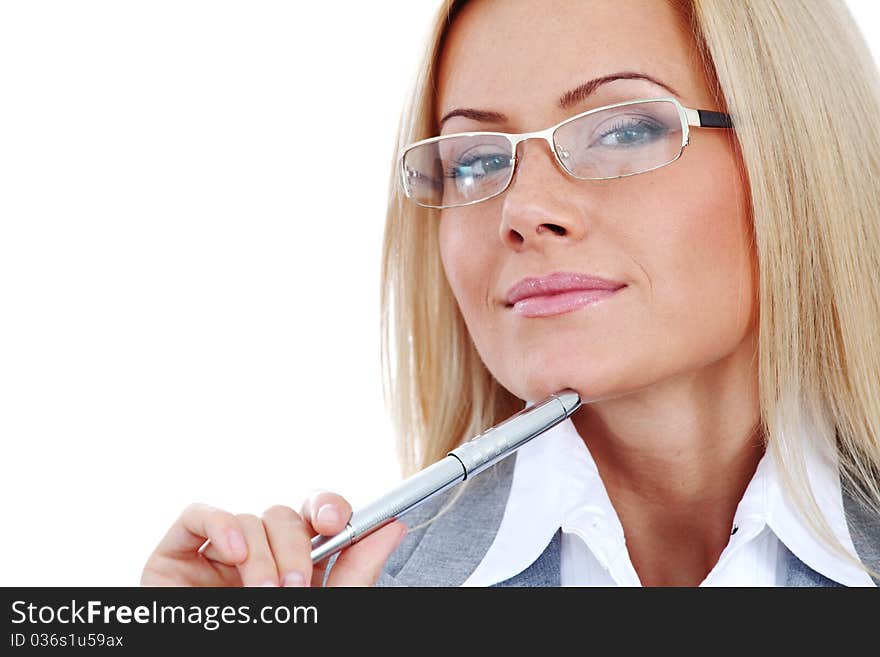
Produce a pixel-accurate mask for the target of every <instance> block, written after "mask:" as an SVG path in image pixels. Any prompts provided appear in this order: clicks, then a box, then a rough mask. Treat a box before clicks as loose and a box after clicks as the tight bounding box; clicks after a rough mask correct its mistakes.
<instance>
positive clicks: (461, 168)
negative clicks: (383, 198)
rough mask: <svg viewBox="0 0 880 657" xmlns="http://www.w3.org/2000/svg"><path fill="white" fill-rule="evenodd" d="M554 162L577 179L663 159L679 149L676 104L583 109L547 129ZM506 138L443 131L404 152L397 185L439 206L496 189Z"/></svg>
mask: <svg viewBox="0 0 880 657" xmlns="http://www.w3.org/2000/svg"><path fill="white" fill-rule="evenodd" d="M554 143H555V144H556V151H557V154H558V156H559V160H560V161H561V162H562V164H563V166H564V167H565V168H566V169H567V170H568V172H569V173H570V174H571V175H573V176H575V177H577V178H582V179H591V180H601V179H604V178H617V177H621V176H629V175H634V174H637V173H644V172H645V171H650V170H651V169H656V168H658V167H661V166H663V165H664V164H669V163H670V162H672V161H674V160H675V159H677V158H678V156H679V155H680V154H681V149H682V122H681V117H680V115H679V113H678V108H677V106H676V105H675V104H674V103H672V102H669V101H650V102H645V103H633V104H631V105H624V106H622V107H613V108H611V109H607V110H602V111H601V112H595V113H593V114H587V115H586V116H583V117H580V118H579V119H576V120H574V121H571V122H569V123H566V124H564V125H562V126H560V127H559V128H558V129H557V130H556V132H555V134H554ZM514 158H515V153H514V152H513V151H512V149H511V142H510V141H509V140H508V139H507V138H506V137H503V136H498V135H476V136H457V135H456V136H450V137H448V138H446V139H440V140H438V141H435V142H431V143H428V144H422V145H420V146H416V147H414V148H412V149H410V150H408V151H407V152H406V153H405V155H404V158H403V171H404V181H403V182H404V185H405V187H406V189H407V191H408V193H409V195H410V196H411V197H412V198H413V199H414V200H416V201H418V202H419V203H422V204H423V205H427V206H432V207H446V206H453V205H460V204H464V203H473V202H476V201H481V200H484V199H487V198H490V197H492V196H495V195H496V194H498V193H499V192H501V191H502V190H503V189H504V188H505V187H506V186H507V185H508V183H509V182H510V178H511V176H512V175H513V165H514Z"/></svg>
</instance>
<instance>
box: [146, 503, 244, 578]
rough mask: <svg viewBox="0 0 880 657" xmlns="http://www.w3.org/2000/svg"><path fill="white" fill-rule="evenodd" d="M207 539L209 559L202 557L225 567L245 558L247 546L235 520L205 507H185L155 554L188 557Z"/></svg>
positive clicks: (226, 514)
mask: <svg viewBox="0 0 880 657" xmlns="http://www.w3.org/2000/svg"><path fill="white" fill-rule="evenodd" d="M206 539H210V541H211V545H210V547H211V548H212V549H211V550H210V555H208V554H205V556H207V557H209V558H211V559H213V560H214V561H219V562H221V563H225V564H228V565H235V564H238V563H241V562H242V561H244V560H245V558H247V544H246V542H245V539H244V535H243V534H242V532H241V528H240V527H239V523H238V519H237V518H236V517H235V516H234V515H232V514H231V513H229V512H227V511H223V510H222V509H218V508H216V507H213V506H210V505H208V504H201V503H193V504H190V505H189V506H187V507H186V508H185V509H184V510H183V513H181V514H180V517H179V518H178V519H177V520H176V521H175V522H174V524H173V525H171V528H170V529H169V530H168V532H167V533H166V534H165V536H164V537H163V538H162V540H161V541H159V545H158V547H157V548H156V553H159V554H162V555H164V556H169V557H172V558H180V557H191V556H193V555H194V554H195V553H196V552H198V551H199V548H200V547H201V546H202V545H203V544H204V543H205V540H206Z"/></svg>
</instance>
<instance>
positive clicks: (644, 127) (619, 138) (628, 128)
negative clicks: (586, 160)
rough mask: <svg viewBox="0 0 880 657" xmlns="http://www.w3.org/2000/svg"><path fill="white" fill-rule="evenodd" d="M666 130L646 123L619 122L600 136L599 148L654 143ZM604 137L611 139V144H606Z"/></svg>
mask: <svg viewBox="0 0 880 657" xmlns="http://www.w3.org/2000/svg"><path fill="white" fill-rule="evenodd" d="M667 132H668V129H667V128H666V127H664V126H658V125H654V124H653V123H649V122H647V121H630V122H628V123H624V122H621V123H620V124H618V125H616V126H614V127H613V128H612V129H611V130H609V131H607V132H605V133H603V134H602V136H601V137H600V138H599V140H598V142H599V144H600V145H601V146H612V147H614V146H624V147H626V146H640V145H642V144H645V143H650V142H652V141H655V140H656V139H657V138H659V137H661V136H663V135H665V134H666V133H667ZM606 137H612V138H613V141H612V142H606V141H605V139H606Z"/></svg>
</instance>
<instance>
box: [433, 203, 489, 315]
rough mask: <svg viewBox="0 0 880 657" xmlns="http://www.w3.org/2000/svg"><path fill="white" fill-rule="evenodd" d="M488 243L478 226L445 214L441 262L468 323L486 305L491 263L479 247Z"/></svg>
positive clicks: (442, 227)
mask: <svg viewBox="0 0 880 657" xmlns="http://www.w3.org/2000/svg"><path fill="white" fill-rule="evenodd" d="M485 239H486V236H485V235H480V234H478V226H476V225H475V222H473V221H466V220H465V219H464V218H463V217H460V216H458V215H456V214H455V213H454V212H453V211H444V214H443V217H442V219H441V221H440V226H439V241H440V258H441V260H442V262H443V270H444V273H445V274H446V279H447V280H448V281H449V286H450V287H451V288H452V292H453V294H454V295H455V298H456V301H457V302H458V305H459V307H460V308H461V311H462V314H463V315H464V317H465V320H469V318H470V316H471V315H473V314H474V313H475V312H477V311H478V310H479V308H480V307H481V306H484V305H485V301H486V298H487V296H488V294H489V288H488V285H489V280H490V276H491V271H492V263H491V261H490V259H489V258H488V257H487V254H485V251H486V250H487V249H486V248H485V246H483V247H482V248H481V246H480V245H482V244H485V241H484V240H485ZM468 323H469V324H470V321H468Z"/></svg>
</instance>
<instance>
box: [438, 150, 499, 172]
mask: <svg viewBox="0 0 880 657" xmlns="http://www.w3.org/2000/svg"><path fill="white" fill-rule="evenodd" d="M510 160H511V158H510V156H509V155H506V154H505V153H494V154H488V155H478V156H475V157H470V158H465V159H462V160H457V161H456V162H455V163H454V164H453V165H451V166H449V167H447V169H446V177H447V178H482V177H485V176H488V175H491V174H493V173H497V172H498V171H503V170H504V169H506V168H508V167H509V166H510Z"/></svg>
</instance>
